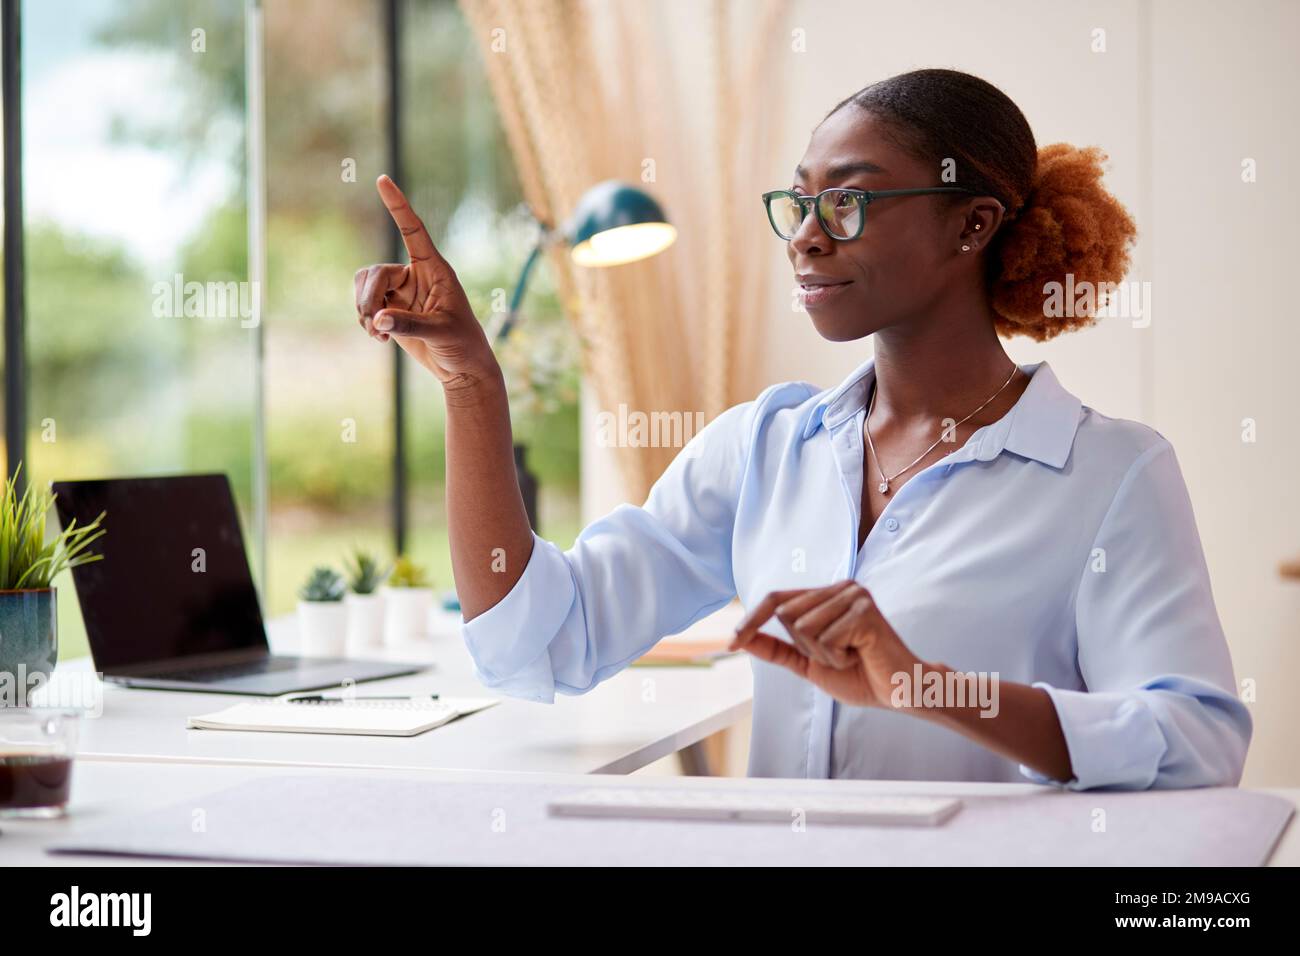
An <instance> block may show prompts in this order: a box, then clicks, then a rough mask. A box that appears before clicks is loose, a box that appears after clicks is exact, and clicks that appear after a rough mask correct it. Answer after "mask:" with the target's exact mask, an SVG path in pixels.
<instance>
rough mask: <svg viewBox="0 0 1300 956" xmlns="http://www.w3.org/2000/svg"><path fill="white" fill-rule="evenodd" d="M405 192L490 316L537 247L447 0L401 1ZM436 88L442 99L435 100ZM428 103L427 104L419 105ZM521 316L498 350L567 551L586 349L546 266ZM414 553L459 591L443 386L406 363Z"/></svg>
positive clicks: (480, 78)
mask: <svg viewBox="0 0 1300 956" xmlns="http://www.w3.org/2000/svg"><path fill="white" fill-rule="evenodd" d="M404 15H405V25H404V30H403V53H402V55H403V59H404V77H403V81H404V91H405V92H404V96H405V100H406V103H407V104H410V105H409V107H408V109H407V110H406V111H405V115H404V137H405V146H406V150H405V156H404V162H405V166H406V173H405V179H406V183H404V184H403V185H405V186H406V187H407V188H408V190H409V192H408V195H409V196H410V198H411V202H412V203H413V205H414V206H415V208H416V209H417V210H418V211H419V212H420V214H421V215H422V216H423V217H424V220H425V223H426V224H427V225H428V227H429V231H430V233H432V235H433V239H434V242H436V243H437V244H438V246H439V248H440V249H441V250H442V252H443V254H444V255H445V256H446V257H447V260H448V261H449V262H450V263H451V264H452V265H453V266H454V267H455V269H456V271H457V273H458V274H459V276H460V278H461V282H462V283H463V284H464V286H465V289H466V292H467V293H468V295H469V299H470V302H471V303H472V304H473V306H474V310H475V312H476V314H477V315H478V316H479V318H480V320H482V321H484V322H485V323H489V322H490V319H491V317H492V314H493V310H494V308H495V309H502V308H504V307H505V304H506V303H507V302H508V300H509V298H510V295H511V293H512V292H513V291H514V287H515V283H516V281H517V279H518V274H519V270H520V269H521V268H522V266H523V264H524V261H525V259H527V257H528V253H529V251H530V250H531V248H532V245H533V243H534V241H535V240H536V226H535V225H534V224H533V223H532V222H531V220H530V219H529V217H528V214H527V212H526V210H525V209H523V207H522V205H521V203H522V195H521V193H520V188H519V184H518V181H517V179H516V177H515V173H514V169H513V166H512V164H511V159H510V150H509V148H508V147H507V145H506V140H505V135H504V133H503V132H502V130H501V127H500V121H499V119H498V117H497V113H496V107H495V104H494V103H493V100H492V96H491V92H490V89H489V87H488V83H487V77H486V75H485V74H484V70H483V64H482V60H481V58H480V54H479V48H478V42H477V41H476V39H475V38H474V37H473V36H471V35H470V32H469V28H468V25H467V23H466V22H465V20H464V17H463V16H462V14H461V13H460V11H459V10H458V9H457V7H456V5H455V4H454V3H453V2H451V0H419V2H414V0H413V2H408V3H406V4H405V5H404ZM430 90H437V91H439V95H437V96H429V95H428V91H430ZM415 104H418V107H417V106H416V105H415ZM521 313H522V314H521V319H520V322H519V325H518V326H517V327H516V328H515V330H514V333H513V334H512V336H511V340H510V342H509V344H508V345H507V346H506V349H505V351H504V352H503V353H502V364H503V365H504V366H505V368H506V375H507V380H508V382H509V384H510V387H511V393H512V402H511V404H512V411H513V414H514V417H515V439H516V441H520V442H523V443H525V444H526V445H527V446H528V452H527V457H528V462H529V466H530V468H531V470H532V471H533V472H534V473H535V474H536V476H537V478H538V480H539V484H540V493H539V505H540V507H539V511H540V526H541V527H540V533H541V534H542V535H543V536H544V537H546V538H548V539H549V540H551V541H554V542H556V543H557V544H559V545H561V546H562V547H568V546H569V545H570V544H572V542H573V539H574V537H575V536H576V535H577V532H578V530H579V528H580V524H579V520H580V512H579V505H578V475H579V459H578V453H579V446H578V410H577V399H578V396H577V385H578V373H577V366H578V354H579V353H578V343H577V340H576V336H575V334H574V333H573V332H572V330H571V329H570V328H569V327H568V325H567V324H566V322H565V320H564V317H563V315H562V313H561V311H560V306H559V299H558V297H557V295H556V293H555V288H554V285H553V282H552V280H551V276H550V271H549V269H548V268H547V266H546V263H545V260H543V261H542V262H540V263H539V264H538V266H537V268H536V269H534V271H533V275H532V279H531V281H530V283H529V289H528V295H527V298H526V299H525V300H524V302H523V306H522V309H521ZM406 368H407V374H406V382H407V389H406V404H407V422H408V431H407V442H408V447H409V448H410V449H411V454H410V467H409V471H410V484H411V511H412V531H411V536H410V538H411V540H410V550H411V552H412V554H413V556H414V557H415V558H416V559H417V560H418V561H421V562H424V563H426V564H428V566H429V568H430V570H431V571H432V573H433V575H434V577H435V579H436V586H437V587H438V588H439V589H443V590H449V589H450V588H452V587H453V581H452V577H451V562H450V552H449V549H448V543H447V525H446V513H445V510H444V485H443V478H444V474H445V464H446V462H445V456H444V447H443V438H444V423H445V416H444V408H443V398H442V395H441V389H440V386H439V384H438V382H437V381H436V380H435V379H434V378H433V376H432V375H430V374H429V373H428V372H426V371H425V370H424V369H422V368H420V367H419V366H417V365H415V364H414V363H412V362H409V361H408V362H407V365H406Z"/></svg>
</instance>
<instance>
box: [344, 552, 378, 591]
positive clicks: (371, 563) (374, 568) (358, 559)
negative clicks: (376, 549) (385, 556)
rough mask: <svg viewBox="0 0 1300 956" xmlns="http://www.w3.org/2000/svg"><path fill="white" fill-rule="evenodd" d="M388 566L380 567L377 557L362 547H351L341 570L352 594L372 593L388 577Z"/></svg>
mask: <svg viewBox="0 0 1300 956" xmlns="http://www.w3.org/2000/svg"><path fill="white" fill-rule="evenodd" d="M388 570H389V569H388V568H381V567H380V566H379V561H378V559H376V558H375V556H374V555H373V554H371V553H370V552H369V551H366V550H364V549H363V548H353V549H352V554H350V555H349V556H348V557H347V558H345V559H344V560H343V572H344V573H345V574H346V575H347V578H348V587H349V588H351V589H352V593H353V594H374V593H375V589H376V588H378V587H379V585H381V584H383V583H384V578H386V577H388Z"/></svg>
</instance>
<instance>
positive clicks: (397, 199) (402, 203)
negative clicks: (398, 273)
mask: <svg viewBox="0 0 1300 956" xmlns="http://www.w3.org/2000/svg"><path fill="white" fill-rule="evenodd" d="M375 185H376V186H377V187H378V189H379V198H380V199H382V200H383V201H384V206H385V208H387V209H388V214H389V215H390V216H392V217H393V222H394V223H396V224H397V228H398V229H399V230H400V231H401V233H402V242H403V243H405V244H406V254H407V255H408V256H410V257H411V262H412V264H414V263H417V262H427V261H429V260H436V259H438V258H440V257H439V255H438V250H437V249H435V248H434V245H433V240H432V239H431V238H429V230H427V229H425V228H424V223H423V222H421V221H420V217H419V216H417V215H416V214H415V210H414V209H412V208H411V204H410V203H409V202H407V201H406V196H405V194H403V192H402V191H401V190H400V189H398V188H397V183H395V182H393V181H392V180H391V179H389V178H388V177H387V176H380V177H379V179H378V180H377V181H376V182H375Z"/></svg>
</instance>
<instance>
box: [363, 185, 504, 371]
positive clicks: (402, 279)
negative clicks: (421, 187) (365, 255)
mask: <svg viewBox="0 0 1300 956" xmlns="http://www.w3.org/2000/svg"><path fill="white" fill-rule="evenodd" d="M376 185H377V187H378V189H379V196H380V198H381V199H383V201H384V206H385V207H387V209H388V212H389V215H391V216H392V217H393V222H394V223H395V224H396V225H397V228H398V229H399V230H400V231H401V233H402V241H403V242H404V243H405V244H406V252H407V255H408V256H409V257H410V259H411V264H410V265H397V264H393V263H385V264H380V265H373V266H368V267H367V268H364V269H361V270H359V271H358V272H357V274H356V276H355V277H354V280H353V281H354V283H355V286H356V300H357V321H358V322H360V323H361V326H362V327H363V328H364V329H365V330H366V332H367V333H369V334H370V336H371V337H372V338H377V339H379V340H380V341H381V342H384V341H387V340H388V337H389V336H390V335H391V336H392V337H393V338H395V339H396V340H397V344H398V345H400V346H401V347H402V348H403V349H404V350H405V351H406V353H407V354H408V355H410V356H411V358H413V359H415V360H416V361H417V362H419V363H420V364H421V365H423V366H424V367H425V368H427V369H428V370H429V371H430V372H432V373H433V374H434V375H436V376H437V377H438V379H439V380H440V381H441V382H442V384H443V388H444V389H445V390H446V391H448V392H451V391H454V390H459V389H461V388H465V387H471V386H474V385H477V384H478V383H480V382H482V381H495V380H497V379H498V378H499V376H500V373H501V369H500V366H499V365H498V364H497V360H496V356H495V355H493V353H492V347H491V345H490V343H489V342H488V338H487V335H486V333H484V331H483V326H482V325H481V324H480V323H479V321H478V319H477V318H476V317H475V316H474V310H473V309H471V308H470V304H469V299H468V298H467V297H466V295H465V290H464V288H462V286H461V284H460V280H459V279H458V278H457V277H456V272H455V270H454V269H452V267H451V266H450V265H449V264H448V263H447V260H446V259H444V258H443V257H442V255H441V254H440V253H439V252H438V250H437V248H436V247H435V246H434V244H433V240H432V239H431V238H430V237H429V231H428V230H427V229H425V227H424V223H423V222H421V221H420V217H419V216H417V215H416V214H415V211H414V210H413V209H412V208H411V204H410V203H409V202H407V200H406V196H404V195H403V194H402V191H401V190H400V189H398V188H397V184H396V183H394V182H393V181H392V180H391V179H389V178H388V177H387V176H380V177H379V180H378V182H377V184H376Z"/></svg>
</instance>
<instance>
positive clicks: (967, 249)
mask: <svg viewBox="0 0 1300 956" xmlns="http://www.w3.org/2000/svg"><path fill="white" fill-rule="evenodd" d="M961 251H962V252H970V246H966V245H963V246H962V247H961Z"/></svg>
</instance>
